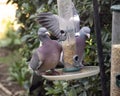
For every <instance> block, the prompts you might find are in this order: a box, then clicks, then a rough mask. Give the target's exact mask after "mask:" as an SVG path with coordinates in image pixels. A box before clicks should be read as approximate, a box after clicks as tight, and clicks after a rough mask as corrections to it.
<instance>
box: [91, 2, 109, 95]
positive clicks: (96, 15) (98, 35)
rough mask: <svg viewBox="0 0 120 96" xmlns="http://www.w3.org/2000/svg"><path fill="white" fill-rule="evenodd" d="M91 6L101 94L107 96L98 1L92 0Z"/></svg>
mask: <svg viewBox="0 0 120 96" xmlns="http://www.w3.org/2000/svg"><path fill="white" fill-rule="evenodd" d="M93 8H94V24H95V31H96V38H97V51H98V58H99V67H100V77H101V84H102V86H101V87H102V96H108V92H107V91H106V89H107V86H106V76H105V67H104V58H103V50H102V42H101V28H100V18H99V13H98V1H97V0H93Z"/></svg>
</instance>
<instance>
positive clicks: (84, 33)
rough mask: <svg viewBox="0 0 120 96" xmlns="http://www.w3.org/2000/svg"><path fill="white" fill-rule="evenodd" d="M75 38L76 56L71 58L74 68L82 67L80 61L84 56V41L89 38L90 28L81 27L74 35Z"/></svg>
mask: <svg viewBox="0 0 120 96" xmlns="http://www.w3.org/2000/svg"><path fill="white" fill-rule="evenodd" d="M75 37H76V51H75V53H76V55H75V56H74V57H73V60H74V62H75V66H79V67H82V66H83V64H82V61H83V56H84V50H85V45H86V39H87V38H89V37H90V28H89V27H82V28H81V30H80V31H79V32H77V33H76V34H75Z"/></svg>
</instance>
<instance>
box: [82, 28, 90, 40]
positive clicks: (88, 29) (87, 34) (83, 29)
mask: <svg viewBox="0 0 120 96" xmlns="http://www.w3.org/2000/svg"><path fill="white" fill-rule="evenodd" d="M80 32H81V33H83V34H84V35H85V36H87V38H90V28H89V27H86V26H85V27H82V28H81V30H80Z"/></svg>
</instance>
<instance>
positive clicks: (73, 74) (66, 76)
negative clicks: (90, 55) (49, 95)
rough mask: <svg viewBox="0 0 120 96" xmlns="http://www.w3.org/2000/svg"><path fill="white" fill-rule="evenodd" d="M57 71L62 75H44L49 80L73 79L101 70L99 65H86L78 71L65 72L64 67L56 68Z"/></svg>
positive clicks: (91, 74)
mask: <svg viewBox="0 0 120 96" xmlns="http://www.w3.org/2000/svg"><path fill="white" fill-rule="evenodd" d="M56 71H58V72H59V73H60V75H42V77H44V78H46V79H48V80H73V79H80V78H85V77H89V76H93V75H96V74H98V73H99V71H100V70H99V67H98V66H85V67H83V68H82V69H81V70H80V71H77V72H64V71H63V69H56Z"/></svg>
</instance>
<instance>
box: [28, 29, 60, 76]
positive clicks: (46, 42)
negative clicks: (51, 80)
mask: <svg viewBox="0 0 120 96" xmlns="http://www.w3.org/2000/svg"><path fill="white" fill-rule="evenodd" d="M46 32H47V29H46V28H40V29H39V31H38V35H39V39H40V40H41V41H42V46H40V47H39V48H37V49H36V50H35V51H34V53H33V55H32V59H31V61H30V64H29V65H30V67H31V68H32V69H33V70H34V71H36V73H37V74H41V73H42V72H45V71H46V70H50V69H54V68H55V67H56V65H57V64H58V63H59V62H60V57H61V53H62V46H61V45H60V44H59V43H58V42H57V41H55V40H51V39H50V38H49V36H48V35H47V34H46Z"/></svg>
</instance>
